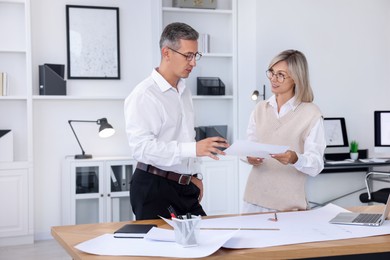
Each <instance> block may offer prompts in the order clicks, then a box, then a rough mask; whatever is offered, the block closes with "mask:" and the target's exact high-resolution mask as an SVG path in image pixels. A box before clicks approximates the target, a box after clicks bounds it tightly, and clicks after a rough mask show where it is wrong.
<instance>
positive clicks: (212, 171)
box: [201, 158, 238, 215]
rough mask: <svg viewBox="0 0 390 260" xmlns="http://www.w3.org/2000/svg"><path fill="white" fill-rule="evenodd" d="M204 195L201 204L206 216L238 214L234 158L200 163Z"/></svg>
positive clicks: (206, 160) (207, 160)
mask: <svg viewBox="0 0 390 260" xmlns="http://www.w3.org/2000/svg"><path fill="white" fill-rule="evenodd" d="M201 169H202V174H203V177H204V181H203V185H204V195H203V200H202V202H201V204H202V206H203V208H204V210H205V211H206V214H207V215H221V214H236V213H238V185H237V183H238V176H237V160H236V158H223V159H222V158H221V159H220V160H219V161H214V160H211V159H207V158H205V159H204V160H203V163H202V167H201Z"/></svg>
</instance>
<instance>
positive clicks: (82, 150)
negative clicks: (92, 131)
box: [68, 120, 97, 155]
mask: <svg viewBox="0 0 390 260" xmlns="http://www.w3.org/2000/svg"><path fill="white" fill-rule="evenodd" d="M72 122H91V123H96V122H97V121H89V120H68V123H69V125H70V128H71V129H72V132H73V134H74V136H75V137H76V140H77V143H78V144H79V146H80V149H81V152H82V154H83V155H84V154H85V151H84V149H83V147H82V146H81V143H80V141H79V138H78V137H77V135H76V132H75V131H74V129H73V126H72Z"/></svg>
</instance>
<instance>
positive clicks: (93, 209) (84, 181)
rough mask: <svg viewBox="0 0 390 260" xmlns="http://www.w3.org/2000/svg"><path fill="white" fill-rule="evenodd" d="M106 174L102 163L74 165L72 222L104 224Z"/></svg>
mask: <svg viewBox="0 0 390 260" xmlns="http://www.w3.org/2000/svg"><path fill="white" fill-rule="evenodd" d="M103 183H104V174H103V163H102V162H89V163H84V162H83V163H81V162H80V163H77V162H74V163H72V167H71V183H70V184H71V194H72V195H71V196H73V198H74V199H71V212H72V216H71V218H72V219H71V222H72V223H75V224H86V223H98V222H104V211H105V208H104V204H103V203H104V196H105V193H104V188H103V187H104V184H103Z"/></svg>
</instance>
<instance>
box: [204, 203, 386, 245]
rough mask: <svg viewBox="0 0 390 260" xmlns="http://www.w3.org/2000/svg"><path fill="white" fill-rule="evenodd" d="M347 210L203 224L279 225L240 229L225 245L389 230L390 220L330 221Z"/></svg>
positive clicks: (332, 207) (278, 242) (295, 241)
mask: <svg viewBox="0 0 390 260" xmlns="http://www.w3.org/2000/svg"><path fill="white" fill-rule="evenodd" d="M346 211H347V210H345V209H343V208H341V207H338V206H336V205H334V204H328V205H327V206H325V207H322V208H319V209H314V210H310V211H298V212H285V213H277V214H278V221H277V222H273V221H270V220H269V218H272V217H273V213H272V214H263V215H249V216H237V217H229V218H218V219H204V220H203V221H202V222H201V226H200V227H201V228H205V227H236V228H240V227H242V228H243V227H245V228H279V229H280V230H279V231H270V230H259V231H257V230H251V231H247V230H240V231H238V233H237V234H236V235H235V236H234V237H233V238H231V239H230V240H229V241H227V242H226V243H225V244H224V245H223V247H226V248H236V249H238V248H261V247H269V246H279V245H290V244H300V243H307V242H316V241H328V240H338V239H349V238H358V237H368V236H376V235H384V234H390V221H388V220H387V221H385V223H384V224H383V225H382V226H380V227H364V226H348V225H335V224H329V220H330V219H332V218H333V217H334V216H336V215H337V214H338V213H339V212H346Z"/></svg>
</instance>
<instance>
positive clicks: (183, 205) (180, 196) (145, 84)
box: [124, 23, 229, 220]
mask: <svg viewBox="0 0 390 260" xmlns="http://www.w3.org/2000/svg"><path fill="white" fill-rule="evenodd" d="M198 37H199V34H198V32H197V31H195V30H194V29H193V28H192V27H190V26H189V25H187V24H184V23H172V24H169V25H167V26H166V27H165V29H164V31H163V32H162V35H161V38H160V49H161V62H160V66H159V67H158V68H156V69H154V70H153V71H152V74H151V75H150V76H149V77H148V78H146V79H145V80H143V81H142V82H141V83H139V84H138V85H137V86H136V87H135V89H134V90H133V91H132V93H131V94H130V95H129V96H128V97H127V98H126V100H125V107H124V108H125V122H126V133H127V137H128V141H129V145H130V149H131V153H132V156H133V158H134V159H135V160H137V161H138V164H137V169H136V170H135V172H134V175H133V177H132V180H131V184H130V202H131V205H132V209H133V212H134V214H135V216H136V219H137V220H140V219H154V218H158V216H163V217H171V215H170V212H169V211H168V207H170V206H172V207H173V208H174V209H175V210H176V213H177V214H178V215H183V214H187V213H191V214H193V215H206V213H205V212H204V210H203V209H202V206H201V205H200V200H201V198H202V193H203V183H202V180H201V174H200V173H199V168H200V167H199V162H198V160H197V157H199V156H209V157H211V158H212V159H215V160H218V156H217V155H224V154H225V153H224V152H223V151H221V150H220V149H218V148H227V147H228V146H229V145H228V143H227V141H226V140H225V139H224V138H221V137H210V138H206V139H203V140H201V141H198V142H195V130H194V109H193V105H192V98H191V92H190V90H189V88H188V87H186V86H185V81H184V80H183V78H187V77H188V76H189V74H190V73H191V71H192V69H193V68H194V67H195V66H196V61H197V60H199V59H200V58H201V56H202V55H201V54H200V53H199V52H198V42H197V40H198Z"/></svg>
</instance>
